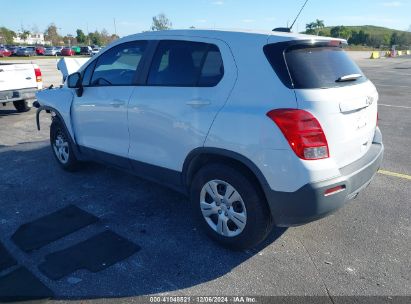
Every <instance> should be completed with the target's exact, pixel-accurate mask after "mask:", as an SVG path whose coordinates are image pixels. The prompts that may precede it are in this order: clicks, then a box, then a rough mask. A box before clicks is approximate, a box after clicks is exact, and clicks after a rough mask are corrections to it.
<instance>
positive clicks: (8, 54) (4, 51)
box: [0, 47, 12, 57]
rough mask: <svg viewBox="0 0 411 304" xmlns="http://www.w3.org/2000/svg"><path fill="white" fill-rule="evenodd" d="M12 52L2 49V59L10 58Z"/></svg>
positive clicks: (0, 49) (0, 55)
mask: <svg viewBox="0 0 411 304" xmlns="http://www.w3.org/2000/svg"><path fill="white" fill-rule="evenodd" d="M11 54H12V53H11V51H10V50H9V49H7V48H5V47H0V57H10V56H11Z"/></svg>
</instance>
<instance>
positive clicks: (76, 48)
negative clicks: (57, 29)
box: [71, 46, 81, 55]
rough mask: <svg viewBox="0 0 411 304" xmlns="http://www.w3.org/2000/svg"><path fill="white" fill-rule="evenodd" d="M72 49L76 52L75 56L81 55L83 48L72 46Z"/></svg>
mask: <svg viewBox="0 0 411 304" xmlns="http://www.w3.org/2000/svg"><path fill="white" fill-rule="evenodd" d="M71 49H72V50H73V51H74V53H75V55H80V52H81V48H80V47H79V46H72V47H71Z"/></svg>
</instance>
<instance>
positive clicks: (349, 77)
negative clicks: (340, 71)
mask: <svg viewBox="0 0 411 304" xmlns="http://www.w3.org/2000/svg"><path fill="white" fill-rule="evenodd" d="M361 77H362V75H361V74H350V75H345V76H341V77H340V78H338V79H337V80H336V81H335V82H344V81H354V80H357V79H358V78H361Z"/></svg>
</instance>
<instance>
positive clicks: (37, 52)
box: [36, 46, 46, 55]
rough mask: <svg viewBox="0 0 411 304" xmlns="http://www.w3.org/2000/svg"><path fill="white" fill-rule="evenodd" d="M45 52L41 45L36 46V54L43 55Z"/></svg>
mask: <svg viewBox="0 0 411 304" xmlns="http://www.w3.org/2000/svg"><path fill="white" fill-rule="evenodd" d="M45 52H46V49H45V48H44V47H42V46H38V47H36V55H44V54H45Z"/></svg>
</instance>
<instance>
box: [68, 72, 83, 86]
mask: <svg viewBox="0 0 411 304" xmlns="http://www.w3.org/2000/svg"><path fill="white" fill-rule="evenodd" d="M67 86H68V87H69V88H70V89H78V88H80V86H81V75H80V73H78V72H77V73H74V74H71V75H69V76H68V77H67Z"/></svg>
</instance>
